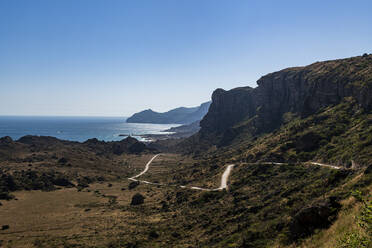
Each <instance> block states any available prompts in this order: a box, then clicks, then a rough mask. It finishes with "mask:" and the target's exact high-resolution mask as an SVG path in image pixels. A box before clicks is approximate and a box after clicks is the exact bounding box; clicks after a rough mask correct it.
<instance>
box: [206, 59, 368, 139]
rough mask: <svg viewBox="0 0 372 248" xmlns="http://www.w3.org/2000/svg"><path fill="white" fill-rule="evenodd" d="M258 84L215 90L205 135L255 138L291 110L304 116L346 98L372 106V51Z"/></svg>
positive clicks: (269, 77)
mask: <svg viewBox="0 0 372 248" xmlns="http://www.w3.org/2000/svg"><path fill="white" fill-rule="evenodd" d="M257 85H258V86H257V87H256V88H250V87H242V88H236V89H232V90H230V91H225V90H222V89H217V90H215V92H214V93H213V95H212V104H211V106H210V108H209V111H208V113H207V114H206V116H205V117H204V118H203V120H202V121H201V122H200V126H201V130H200V136H201V137H202V138H203V137H211V136H213V137H219V138H218V139H216V140H215V141H214V143H217V144H220V145H224V143H226V142H224V141H226V140H229V139H226V137H230V140H231V137H233V136H236V135H237V134H238V133H239V131H240V130H241V129H244V130H247V129H248V130H249V132H250V133H251V135H253V136H254V135H258V134H261V133H264V132H270V131H272V130H274V129H275V128H277V127H279V126H280V125H281V124H282V123H283V121H284V116H285V114H286V113H288V112H290V113H292V114H294V115H297V116H302V117H305V116H308V115H311V114H313V113H316V112H317V111H319V110H320V109H322V108H324V107H327V106H330V105H336V104H338V103H340V102H341V101H342V100H343V99H344V98H346V97H352V98H354V99H355V100H356V101H357V102H358V104H359V105H360V106H361V107H362V108H364V109H366V110H371V109H372V55H364V56H359V57H353V58H348V59H341V60H333V61H325V62H317V63H314V64H311V65H309V66H305V67H296V68H288V69H284V70H281V71H278V72H274V73H270V74H268V75H266V76H263V77H262V78H260V79H259V80H258V81H257ZM221 142H222V143H221Z"/></svg>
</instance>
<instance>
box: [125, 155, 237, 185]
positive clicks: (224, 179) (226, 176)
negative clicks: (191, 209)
mask: <svg viewBox="0 0 372 248" xmlns="http://www.w3.org/2000/svg"><path fill="white" fill-rule="evenodd" d="M159 155H160V154H156V155H155V156H153V157H152V158H151V159H150V161H149V162H147V164H146V166H145V169H144V170H143V171H141V172H140V173H139V174H138V175H135V176H133V177H130V178H128V179H129V180H131V181H138V182H141V183H145V184H151V185H163V186H168V187H171V186H172V187H180V188H182V189H193V190H201V191H220V190H224V189H227V181H228V179H229V176H230V173H231V170H232V169H233V167H234V165H233V164H230V165H228V166H227V168H226V169H225V171H224V172H223V174H222V176H221V184H220V187H218V188H215V189H207V188H201V187H197V186H185V185H166V184H162V183H153V182H149V181H144V180H138V179H136V178H138V177H140V176H142V175H143V174H145V173H146V172H147V171H148V170H149V168H150V164H151V163H152V161H153V160H154V159H155V158H156V157H158V156H159Z"/></svg>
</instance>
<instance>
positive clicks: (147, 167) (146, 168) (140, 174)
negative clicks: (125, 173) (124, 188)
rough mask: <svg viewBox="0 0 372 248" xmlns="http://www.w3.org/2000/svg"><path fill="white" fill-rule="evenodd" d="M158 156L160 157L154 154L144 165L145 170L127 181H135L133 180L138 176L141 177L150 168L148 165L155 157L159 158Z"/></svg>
mask: <svg viewBox="0 0 372 248" xmlns="http://www.w3.org/2000/svg"><path fill="white" fill-rule="evenodd" d="M159 155H160V154H156V155H155V156H153V157H152V158H151V159H150V161H149V162H147V164H146V166H145V169H144V170H143V171H141V173H139V174H138V175H135V176H133V177H131V178H129V180H132V181H136V180H135V178H137V177H140V176H142V175H143V174H145V173H146V172H147V171H148V170H149V168H150V164H151V163H152V161H153V160H154V159H155V158H156V157H157V156H159ZM133 179H134V180H133Z"/></svg>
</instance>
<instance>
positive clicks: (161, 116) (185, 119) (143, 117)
mask: <svg viewBox="0 0 372 248" xmlns="http://www.w3.org/2000/svg"><path fill="white" fill-rule="evenodd" d="M210 104H211V102H205V103H203V104H201V105H200V106H198V107H193V108H185V107H181V108H176V109H172V110H170V111H168V112H164V113H158V112H155V111H153V110H151V109H147V110H144V111H141V112H139V113H135V114H134V115H132V116H131V117H129V118H128V119H127V122H129V123H157V124H174V123H177V124H190V123H193V122H195V121H200V120H201V119H202V118H203V117H204V115H205V114H206V113H207V112H208V109H209V105H210Z"/></svg>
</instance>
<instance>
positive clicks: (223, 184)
mask: <svg viewBox="0 0 372 248" xmlns="http://www.w3.org/2000/svg"><path fill="white" fill-rule="evenodd" d="M160 155H161V154H156V155H155V156H153V157H152V158H151V159H150V161H149V162H147V164H146V166H145V169H144V170H143V171H141V172H140V173H139V174H137V175H135V176H133V177H130V178H128V179H129V180H131V181H138V182H141V183H145V184H151V185H162V186H167V187H179V188H182V189H193V190H201V191H220V190H224V189H226V190H227V188H228V186H227V181H228V179H229V176H230V173H231V171H232V169H233V168H234V166H235V165H234V164H230V165H228V166H227V167H226V169H225V171H224V172H223V174H222V176H221V184H220V187H218V188H215V189H208V188H201V187H197V186H185V185H167V184H162V183H153V182H149V181H144V180H138V179H136V178H138V177H140V176H142V175H143V174H145V173H146V172H147V171H148V170H149V168H150V165H151V163H152V161H154V159H155V158H157V157H158V156H160ZM261 164H272V165H283V164H285V163H277V162H261ZM310 164H312V165H318V166H322V167H328V168H332V169H335V170H339V169H341V167H338V166H335V165H329V164H322V163H318V162H310Z"/></svg>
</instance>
